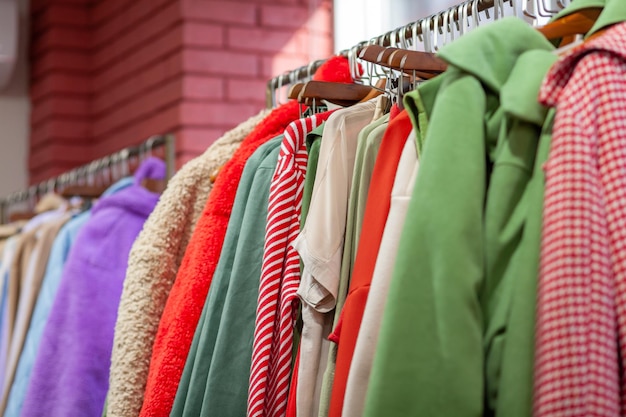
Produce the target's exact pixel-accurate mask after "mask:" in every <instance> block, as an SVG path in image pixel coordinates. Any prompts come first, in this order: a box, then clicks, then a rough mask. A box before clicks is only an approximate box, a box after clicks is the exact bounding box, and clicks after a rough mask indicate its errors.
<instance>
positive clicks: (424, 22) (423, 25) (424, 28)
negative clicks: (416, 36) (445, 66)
mask: <svg viewBox="0 0 626 417" xmlns="http://www.w3.org/2000/svg"><path fill="white" fill-rule="evenodd" d="M428 21H429V20H428V19H422V21H421V23H420V26H421V29H422V38H423V43H424V50H425V51H426V52H432V49H431V47H430V39H429V38H430V36H429V34H428V33H427V31H428V30H429V28H428V23H427V22H428Z"/></svg>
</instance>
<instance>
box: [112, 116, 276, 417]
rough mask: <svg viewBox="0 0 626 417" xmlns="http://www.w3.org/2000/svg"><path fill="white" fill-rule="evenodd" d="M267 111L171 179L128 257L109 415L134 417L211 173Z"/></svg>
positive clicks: (252, 118)
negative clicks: (155, 340)
mask: <svg viewBox="0 0 626 417" xmlns="http://www.w3.org/2000/svg"><path fill="white" fill-rule="evenodd" d="M267 114H268V111H267V110H263V111H261V112H260V113H259V114H257V115H256V116H253V117H251V118H250V119H248V120H247V121H245V122H243V123H242V124H240V125H239V126H237V127H236V128H234V129H233V130H231V131H229V132H227V133H226V134H224V136H222V137H221V138H220V139H218V140H217V141H216V142H215V143H214V144H213V145H212V146H210V147H209V149H207V150H206V152H204V153H203V154H202V155H200V156H199V157H197V158H195V159H194V160H192V161H190V162H188V163H187V164H186V165H185V166H183V167H182V168H181V170H180V171H179V172H178V173H177V174H176V175H175V176H174V177H173V178H172V179H171V180H170V182H169V184H168V186H167V189H166V190H165V192H164V193H163V195H162V196H161V198H160V200H159V203H158V204H157V206H156V208H155V209H154V211H153V212H152V214H151V215H150V217H149V218H148V220H147V221H146V223H145V224H144V227H143V230H142V232H141V233H140V234H139V236H138V237H137V240H136V241H135V243H134V245H133V248H132V250H131V252H130V256H129V260H128V270H127V272H126V279H125V281H124V290H123V292H122V298H121V301H120V306H119V310H118V317H117V323H116V325H115V338H114V342H113V353H112V357H111V374H110V386H109V393H108V397H107V401H108V405H107V411H106V415H107V416H108V417H134V416H137V415H139V411H140V410H141V406H142V403H143V395H144V390H145V386H146V380H147V377H148V369H149V367H150V357H151V356H152V345H153V343H154V338H155V335H156V332H157V328H158V326H159V321H160V319H161V314H162V313H163V308H164V307H165V303H166V301H167V297H168V294H169V292H170V289H171V288H172V285H173V283H174V279H175V278H176V272H177V271H178V268H179V266H180V262H181V260H182V258H183V255H184V253H185V249H186V248H187V244H188V243H189V239H190V237H191V234H192V232H193V230H194V228H195V225H196V222H197V220H198V218H199V217H200V214H201V213H202V210H203V209H204V206H205V204H206V201H207V198H208V196H209V192H210V191H211V188H212V186H213V184H212V182H211V180H210V176H211V174H212V173H213V172H214V171H215V170H217V169H219V168H220V167H221V166H222V165H224V164H225V163H226V162H227V161H228V160H229V159H230V158H231V157H232V155H233V153H234V152H235V150H236V149H237V148H238V147H239V145H240V144H241V142H242V140H243V139H244V138H245V137H246V136H247V135H248V134H249V133H250V132H251V131H252V129H254V127H256V125H257V124H258V123H259V122H261V120H263V118H264V117H265V116H266V115H267Z"/></svg>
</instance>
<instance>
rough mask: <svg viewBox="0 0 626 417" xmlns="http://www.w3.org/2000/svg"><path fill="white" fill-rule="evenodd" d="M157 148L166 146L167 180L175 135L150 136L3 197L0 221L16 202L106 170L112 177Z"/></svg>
mask: <svg viewBox="0 0 626 417" xmlns="http://www.w3.org/2000/svg"><path fill="white" fill-rule="evenodd" d="M156 148H163V150H164V158H165V164H166V167H167V179H170V178H171V177H172V176H173V175H174V171H175V169H176V149H175V137H174V135H172V134H165V135H156V136H152V137H150V138H148V139H147V140H146V141H144V142H143V143H141V144H139V145H136V146H129V147H127V148H124V149H122V150H120V151H118V152H115V153H113V154H110V155H107V156H104V157H102V158H100V159H96V160H94V161H92V162H90V163H88V164H85V165H82V166H79V167H77V168H74V169H72V170H70V171H68V172H65V173H63V174H60V175H58V176H56V177H53V178H49V179H47V180H45V181H42V182H40V183H38V184H34V185H31V186H30V187H28V188H27V189H25V190H21V191H16V192H13V193H11V194H9V195H7V196H6V197H3V198H0V221H1V222H2V223H4V222H5V221H6V220H7V214H8V212H7V209H8V208H9V207H11V206H13V205H16V204H19V203H23V202H26V201H29V200H31V199H34V198H36V197H38V196H43V195H44V194H46V193H48V192H53V191H57V190H62V189H63V188H66V187H68V186H71V185H77V184H79V183H84V182H89V181H90V179H93V178H94V177H95V176H96V175H99V174H102V173H103V172H105V171H108V173H109V176H110V177H112V173H111V171H112V170H116V169H117V168H118V165H120V167H119V168H121V169H122V171H124V164H127V165H126V166H128V164H129V162H130V160H131V158H137V157H139V158H142V157H143V156H144V155H147V154H151V153H152V151H153V150H154V149H156ZM127 174H128V172H122V175H120V176H124V175H127Z"/></svg>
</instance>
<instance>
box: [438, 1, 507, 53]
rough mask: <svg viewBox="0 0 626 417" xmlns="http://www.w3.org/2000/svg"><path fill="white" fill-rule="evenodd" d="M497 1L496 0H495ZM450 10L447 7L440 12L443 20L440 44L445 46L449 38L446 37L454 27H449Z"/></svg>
mask: <svg viewBox="0 0 626 417" xmlns="http://www.w3.org/2000/svg"><path fill="white" fill-rule="evenodd" d="M496 1H497V0H496ZM450 10H451V9H447V10H445V11H444V12H443V13H442V19H443V22H442V24H441V29H442V32H443V33H442V35H443V43H442V44H441V46H445V45H447V44H448V42H449V40H448V37H449V36H450V32H451V30H452V31H453V30H454V29H452V28H451V27H450Z"/></svg>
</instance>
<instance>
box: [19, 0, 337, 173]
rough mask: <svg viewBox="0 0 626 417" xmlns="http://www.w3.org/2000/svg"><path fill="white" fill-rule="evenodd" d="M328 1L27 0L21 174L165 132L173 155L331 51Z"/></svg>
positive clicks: (194, 147) (230, 123) (192, 149)
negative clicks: (26, 142)
mask: <svg viewBox="0 0 626 417" xmlns="http://www.w3.org/2000/svg"><path fill="white" fill-rule="evenodd" d="M331 3H332V2H331V0H222V1H210V0H135V1H128V0H32V1H31V42H30V62H31V67H30V68H31V91H30V95H31V100H32V113H31V137H30V154H29V161H28V163H29V173H30V182H31V183H36V182H39V181H41V180H45V179H46V178H49V177H51V176H54V175H57V174H59V173H61V172H64V171H66V170H68V169H70V168H72V167H75V166H77V165H80V164H83V163H86V162H88V161H90V160H92V159H95V158H99V157H102V156H104V155H107V154H110V153H112V152H115V151H117V150H119V149H121V148H123V147H125V146H129V145H134V144H138V143H140V142H142V141H144V140H145V139H147V138H148V137H149V136H151V135H153V134H160V133H174V134H176V138H177V141H176V148H177V163H178V165H179V166H180V165H181V164H183V163H184V162H186V161H188V160H189V159H191V158H193V157H195V156H196V155H198V154H199V153H201V152H203V151H204V150H205V149H206V148H207V147H208V146H209V145H210V144H211V143H212V142H213V141H215V140H216V139H217V138H218V137H220V136H221V134H222V133H224V132H225V131H226V130H228V129H230V128H232V127H234V126H235V125H237V124H238V123H240V122H241V121H243V120H245V119H246V118H247V117H249V116H251V115H253V114H255V113H256V112H258V111H259V110H260V109H261V108H262V107H263V106H264V105H265V87H266V84H267V81H268V79H269V78H271V77H272V76H274V75H277V74H279V73H281V72H283V71H285V70H289V69H292V68H295V67H297V66H300V65H304V64H306V63H308V62H309V61H311V60H313V59H319V58H323V57H327V56H329V55H330V54H331V53H332V33H331V31H332V10H331Z"/></svg>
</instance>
